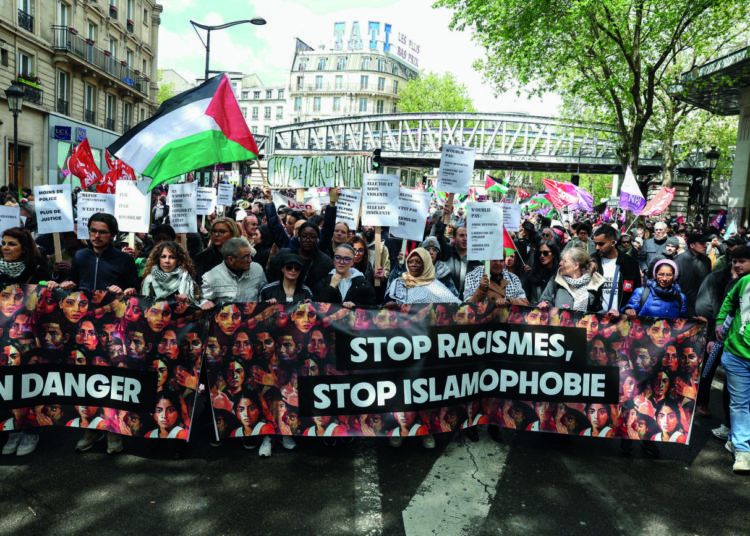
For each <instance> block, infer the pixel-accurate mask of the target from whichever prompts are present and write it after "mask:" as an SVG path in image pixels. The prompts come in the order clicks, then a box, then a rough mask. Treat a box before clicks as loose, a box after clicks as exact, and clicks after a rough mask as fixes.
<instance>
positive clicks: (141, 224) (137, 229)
mask: <svg viewBox="0 0 750 536" xmlns="http://www.w3.org/2000/svg"><path fill="white" fill-rule="evenodd" d="M150 182H151V181H150V180H144V181H117V182H116V183H115V218H117V223H118V224H119V226H120V231H124V232H126V233H147V232H148V231H149V223H150V219H151V218H150V215H151V214H150V203H149V200H150V199H151V195H150V194H149V193H148V185H149V184H150ZM143 183H145V186H146V188H145V191H144V187H143Z"/></svg>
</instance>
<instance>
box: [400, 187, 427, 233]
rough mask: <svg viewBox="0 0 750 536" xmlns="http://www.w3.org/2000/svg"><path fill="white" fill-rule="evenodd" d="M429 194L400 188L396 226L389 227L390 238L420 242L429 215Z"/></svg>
mask: <svg viewBox="0 0 750 536" xmlns="http://www.w3.org/2000/svg"><path fill="white" fill-rule="evenodd" d="M431 197H432V193H431V192H418V191H417V190H410V189H408V188H401V190H400V191H399V194H398V225H396V226H395V227H391V233H390V234H391V236H395V237H397V238H402V239H404V240H416V241H417V242H421V241H422V239H423V238H424V229H425V224H426V223H427V217H428V216H429V214H430V198H431Z"/></svg>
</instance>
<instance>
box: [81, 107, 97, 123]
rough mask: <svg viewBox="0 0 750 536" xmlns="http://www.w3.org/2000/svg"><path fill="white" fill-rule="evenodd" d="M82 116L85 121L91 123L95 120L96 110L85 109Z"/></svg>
mask: <svg viewBox="0 0 750 536" xmlns="http://www.w3.org/2000/svg"><path fill="white" fill-rule="evenodd" d="M83 117H84V119H85V120H86V122H87V123H91V124H93V123H94V122H95V121H96V112H94V110H86V111H85V112H83Z"/></svg>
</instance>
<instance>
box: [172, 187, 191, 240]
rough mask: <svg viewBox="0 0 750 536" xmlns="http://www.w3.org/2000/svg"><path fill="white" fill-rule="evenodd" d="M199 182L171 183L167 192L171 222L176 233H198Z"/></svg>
mask: <svg viewBox="0 0 750 536" xmlns="http://www.w3.org/2000/svg"><path fill="white" fill-rule="evenodd" d="M197 201H198V183H197V182H185V183H182V184H171V185H170V186H169V193H168V194H167V204H168V205H169V224H170V225H171V226H172V228H173V229H174V232H175V233H197V232H198V223H197V219H198V212H197V208H196V203H197Z"/></svg>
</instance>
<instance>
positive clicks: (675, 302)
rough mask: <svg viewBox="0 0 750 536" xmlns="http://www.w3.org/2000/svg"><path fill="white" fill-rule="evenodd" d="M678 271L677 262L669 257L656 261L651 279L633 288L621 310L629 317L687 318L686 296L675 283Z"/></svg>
mask: <svg viewBox="0 0 750 536" xmlns="http://www.w3.org/2000/svg"><path fill="white" fill-rule="evenodd" d="M678 275H679V271H678V269H677V264H676V263H675V262H674V261H672V260H669V259H662V260H660V261H657V263H656V264H655V265H654V273H653V279H649V280H648V281H646V285H644V286H642V287H639V288H637V289H635V292H633V295H632V296H631V297H630V301H629V302H628V304H627V305H626V306H625V307H623V308H622V309H623V312H624V313H625V314H626V315H627V316H628V318H629V319H631V320H633V319H634V318H635V317H636V316H654V317H659V318H687V298H685V295H684V294H683V293H682V292H681V291H680V286H679V285H678V284H677V283H675V281H676V280H677V276H678Z"/></svg>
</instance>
